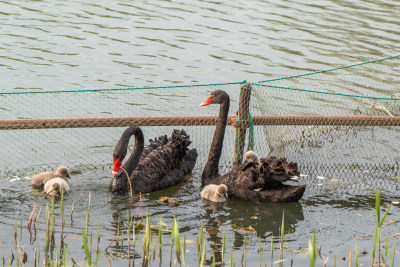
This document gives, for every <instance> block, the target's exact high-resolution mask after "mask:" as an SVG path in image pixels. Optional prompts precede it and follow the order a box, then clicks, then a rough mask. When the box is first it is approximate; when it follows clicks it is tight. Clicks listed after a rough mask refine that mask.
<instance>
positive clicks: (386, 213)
mask: <svg viewBox="0 0 400 267" xmlns="http://www.w3.org/2000/svg"><path fill="white" fill-rule="evenodd" d="M391 207H392V204H390V205H389V207H388V208H387V210H386V212H385V214H384V215H383V217H382V220H381V221H380V223H379V227H381V226H382V224H383V222H384V221H385V219H386V216H387V215H388V213H389V210H390V208H391Z"/></svg>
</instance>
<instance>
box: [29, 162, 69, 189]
mask: <svg viewBox="0 0 400 267" xmlns="http://www.w3.org/2000/svg"><path fill="white" fill-rule="evenodd" d="M55 177H62V178H71V177H69V174H68V169H67V167H65V166H61V167H59V168H58V169H57V171H56V172H41V173H38V174H36V175H35V176H33V177H32V185H35V186H42V185H44V184H46V182H47V181H49V180H50V179H53V178H55Z"/></svg>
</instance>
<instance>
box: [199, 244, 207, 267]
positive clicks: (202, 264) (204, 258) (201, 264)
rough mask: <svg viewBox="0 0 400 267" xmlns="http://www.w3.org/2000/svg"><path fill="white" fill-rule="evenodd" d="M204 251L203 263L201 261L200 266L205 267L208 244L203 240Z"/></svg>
mask: <svg viewBox="0 0 400 267" xmlns="http://www.w3.org/2000/svg"><path fill="white" fill-rule="evenodd" d="M202 243H203V250H202V252H201V261H200V266H204V263H205V260H206V242H205V241H204V238H203V241H202Z"/></svg>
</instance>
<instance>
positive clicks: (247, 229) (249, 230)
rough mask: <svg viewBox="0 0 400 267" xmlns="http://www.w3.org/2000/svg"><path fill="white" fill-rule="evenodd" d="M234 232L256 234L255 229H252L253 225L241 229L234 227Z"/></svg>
mask: <svg viewBox="0 0 400 267" xmlns="http://www.w3.org/2000/svg"><path fill="white" fill-rule="evenodd" d="M232 228H233V230H238V231H242V232H250V233H252V232H254V231H255V229H254V228H253V227H251V225H250V226H249V227H239V226H234V225H233V226H232Z"/></svg>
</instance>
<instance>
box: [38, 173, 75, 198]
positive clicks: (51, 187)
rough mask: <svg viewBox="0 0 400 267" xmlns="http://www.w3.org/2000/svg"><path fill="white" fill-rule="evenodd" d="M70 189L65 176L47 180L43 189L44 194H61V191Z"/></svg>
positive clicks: (65, 191)
mask: <svg viewBox="0 0 400 267" xmlns="http://www.w3.org/2000/svg"><path fill="white" fill-rule="evenodd" d="M69 189H70V186H69V183H68V180H67V179H66V178H65V177H55V178H53V179H50V180H48V181H47V182H46V183H45V184H44V191H45V192H46V194H50V193H54V194H59V195H61V192H62V191H63V193H64V194H65V193H67V192H68V191H69Z"/></svg>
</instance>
